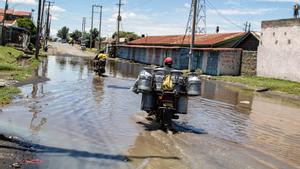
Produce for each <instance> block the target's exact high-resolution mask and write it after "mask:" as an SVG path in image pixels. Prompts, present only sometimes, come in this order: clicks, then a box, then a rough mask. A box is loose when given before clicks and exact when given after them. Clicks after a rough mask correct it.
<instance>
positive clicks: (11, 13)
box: [0, 8, 32, 26]
mask: <svg viewBox="0 0 300 169" xmlns="http://www.w3.org/2000/svg"><path fill="white" fill-rule="evenodd" d="M31 15H32V12H27V11H19V10H15V9H7V10H6V18H5V26H16V24H17V23H16V21H17V19H20V18H31ZM3 16H4V9H3V8H1V9H0V22H1V23H2V21H3V18H4V17H3Z"/></svg>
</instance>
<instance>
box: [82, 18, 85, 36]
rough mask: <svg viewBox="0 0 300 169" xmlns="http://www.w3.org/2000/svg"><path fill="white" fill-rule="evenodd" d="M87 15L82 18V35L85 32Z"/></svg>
mask: <svg viewBox="0 0 300 169" xmlns="http://www.w3.org/2000/svg"><path fill="white" fill-rule="evenodd" d="M85 27H86V17H83V18H82V35H83V34H84V33H85Z"/></svg>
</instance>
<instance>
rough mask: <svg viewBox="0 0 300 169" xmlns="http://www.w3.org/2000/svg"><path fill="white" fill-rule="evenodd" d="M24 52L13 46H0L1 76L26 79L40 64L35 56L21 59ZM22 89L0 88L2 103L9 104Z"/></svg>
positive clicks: (0, 103)
mask: <svg viewBox="0 0 300 169" xmlns="http://www.w3.org/2000/svg"><path fill="white" fill-rule="evenodd" d="M22 55H23V52H21V51H19V50H16V49H14V48H12V47H6V46H0V78H2V79H9V80H17V81H20V82H24V81H26V80H27V79H28V78H29V77H30V76H31V75H32V74H33V72H34V70H35V69H36V68H37V67H38V65H39V64H40V61H39V60H37V59H35V58H34V57H33V56H32V57H31V58H29V59H23V60H22V62H23V64H21V63H22V62H21V61H20V59H21V56H22ZM19 92H20V90H19V89H18V88H17V87H15V86H10V87H4V88H0V105H5V104H8V103H9V102H10V101H11V99H12V97H13V95H15V94H17V93H19Z"/></svg>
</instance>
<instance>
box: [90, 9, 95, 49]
mask: <svg viewBox="0 0 300 169" xmlns="http://www.w3.org/2000/svg"><path fill="white" fill-rule="evenodd" d="M94 6H95V5H93V6H92V21H91V31H90V49H92V43H93V34H92V33H93V27H94Z"/></svg>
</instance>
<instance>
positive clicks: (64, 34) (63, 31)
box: [57, 26, 69, 40]
mask: <svg viewBox="0 0 300 169" xmlns="http://www.w3.org/2000/svg"><path fill="white" fill-rule="evenodd" d="M68 35H69V28H68V27H66V26H64V27H62V28H61V29H60V30H58V32H57V36H58V37H60V38H62V39H64V40H66V39H67V38H68Z"/></svg>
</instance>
